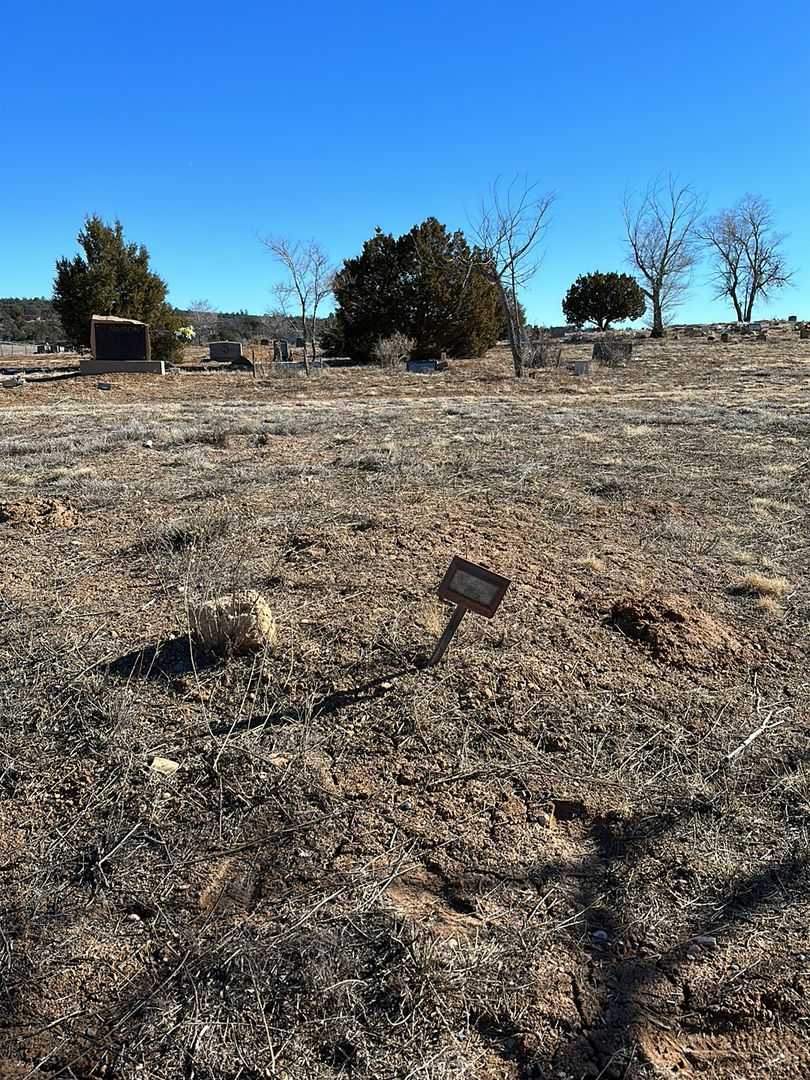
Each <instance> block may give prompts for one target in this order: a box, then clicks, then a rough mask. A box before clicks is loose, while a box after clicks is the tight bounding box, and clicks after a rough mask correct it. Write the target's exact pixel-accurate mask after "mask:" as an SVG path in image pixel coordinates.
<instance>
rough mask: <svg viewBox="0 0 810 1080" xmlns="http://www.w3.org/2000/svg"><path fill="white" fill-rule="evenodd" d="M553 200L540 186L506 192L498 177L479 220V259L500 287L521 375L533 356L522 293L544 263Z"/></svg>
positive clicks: (476, 227)
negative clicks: (544, 242)
mask: <svg viewBox="0 0 810 1080" xmlns="http://www.w3.org/2000/svg"><path fill="white" fill-rule="evenodd" d="M553 201H554V195H553V194H545V195H539V194H538V193H537V191H536V185H535V184H529V183H528V182H526V181H524V182H523V183H521V184H518V183H517V182H516V181H512V183H511V184H510V185H509V186H508V188H507V189H506V190H505V191H501V190H500V189H499V182H498V181H497V180H496V182H495V183H494V184H493V185H492V188H491V190H490V193H489V197H488V198H487V199H485V200H484V201H483V202H482V204H481V211H480V216H479V218H478V221H477V222H475V223H474V224H473V231H474V234H475V240H476V244H477V249H476V252H475V255H476V259H477V261H478V264H479V266H480V269H481V271H482V272H483V274H484V275H485V277H487V278H488V279H489V280H490V281H491V282H492V283H493V284H494V285H495V286H496V288H497V289H498V297H499V299H500V304H501V309H502V311H503V314H504V319H505V322H506V326H507V333H508V336H509V345H510V348H511V350H512V361H513V363H514V367H515V375H517V376H521V375H522V374H523V371H524V367H525V361H526V355H527V341H526V335H525V333H524V328H523V325H522V319H521V311H520V303H519V298H518V293H519V290H520V289H522V288H524V287H525V285H526V284H527V282H528V281H529V280H530V279H531V278H532V277H533V276H534V275H535V274H536V272H537V269H538V267H539V266H540V261H541V257H540V252H539V250H538V248H539V245H540V241H541V240H542V238H543V234H544V233H545V230H546V227H547V225H548V221H547V217H548V212H549V209H550V207H551V204H552V202H553Z"/></svg>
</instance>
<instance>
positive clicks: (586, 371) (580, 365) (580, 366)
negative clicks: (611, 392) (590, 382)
mask: <svg viewBox="0 0 810 1080" xmlns="http://www.w3.org/2000/svg"><path fill="white" fill-rule="evenodd" d="M590 373H591V362H590V360H575V361H574V374H575V375H590Z"/></svg>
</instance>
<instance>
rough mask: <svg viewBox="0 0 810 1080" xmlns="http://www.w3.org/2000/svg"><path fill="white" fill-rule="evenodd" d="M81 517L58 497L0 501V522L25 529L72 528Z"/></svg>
mask: <svg viewBox="0 0 810 1080" xmlns="http://www.w3.org/2000/svg"><path fill="white" fill-rule="evenodd" d="M80 520H81V518H80V517H79V515H78V514H77V513H76V511H75V510H72V509H71V508H70V507H69V506H66V505H65V504H64V503H63V502H60V501H59V500H58V499H23V500H21V501H20V502H4V503H0V522H4V523H6V524H9V525H20V526H22V527H24V528H26V529H36V530H39V529H72V528H73V527H74V526H75V525H78V524H79V522H80Z"/></svg>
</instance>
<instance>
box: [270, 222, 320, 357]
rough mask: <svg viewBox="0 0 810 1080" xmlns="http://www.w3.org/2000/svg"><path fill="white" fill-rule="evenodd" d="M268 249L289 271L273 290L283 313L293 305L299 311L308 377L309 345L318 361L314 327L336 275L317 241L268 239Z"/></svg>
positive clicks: (282, 238) (281, 238)
mask: <svg viewBox="0 0 810 1080" xmlns="http://www.w3.org/2000/svg"><path fill="white" fill-rule="evenodd" d="M264 243H265V246H266V247H267V249H268V250H269V251H270V253H271V254H272V255H273V257H274V258H275V259H276V261H277V262H278V263H280V264H281V266H283V267H284V269H285V270H286V272H287V278H286V280H285V281H280V282H278V284H276V285H275V286H274V288H273V291H274V293H275V294H276V296H277V297H278V301H279V305H280V307H281V311H282V313H283V314H285V315H286V314H287V313H288V307H289V305H290V304H292V303H294V304H295V306H296V308H297V310H298V311H299V312H300V314H299V316H298V318H299V319H300V324H301V337H302V338H303V339H304V367H305V369H306V373H307V375H309V373H310V370H311V366H310V358H309V354H308V352H307V342H309V346H310V348H311V350H312V359H313V360H314V359H315V327H316V325H317V324H316V320H317V317H318V308H319V307H320V305H321V304H322V303H323V301H324V300H325V299H326V297H327V296H329V294H330V293H331V291H332V282H333V279H334V276H335V271H334V267H333V266H332V265H331V264H330V262H329V259H328V258H327V256H326V254H325V252H324V251H323V249H322V248H321V247H320V245H319V244H317V243H316V242H315V241H314V240H311V241H310V242H309V243H307V244H303V243H301V242H300V241H297V240H287V239H285V238H284V237H272V236H270V237H267V238H266V239H265V241H264Z"/></svg>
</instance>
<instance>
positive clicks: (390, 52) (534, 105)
mask: <svg viewBox="0 0 810 1080" xmlns="http://www.w3.org/2000/svg"><path fill="white" fill-rule="evenodd" d="M3 39H4V48H3V50H2V61H1V62H0V102H2V105H3V109H2V113H3V120H2V124H0V162H2V166H3V167H2V168H1V169H0V296H9V295H12V296H14V295H16V296H20V295H29V296H30V295H50V291H51V283H52V277H53V264H54V260H55V259H56V257H57V256H59V255H63V254H72V253H73V252H74V251H75V249H76V245H75V236H76V233H77V231H78V229H79V227H80V225H81V222H82V218H83V217H84V215H85V214H86V213H88V212H97V213H99V214H101V215H102V216H104V217H106V218H113V217H116V216H117V217H119V218H120V219H121V221H122V222H123V224H124V229H125V232H126V234H127V236H128V238H130V239H133V240H138V241H142V242H144V243H145V244H146V245H147V246H148V248H149V250H150V252H151V254H152V264H153V267H154V269H156V270H157V271H158V272H159V273H161V274H162V275H163V276H164V277H165V278H166V279H167V281H168V283H169V286H170V298H171V300H172V302H173V303H175V304H177V305H178V306H181V307H182V306H184V305H186V304H188V303H189V302H190V301H191V300H192V299H194V298H199V297H204V298H207V299H208V300H209V301H210V302H211V303H213V304H214V305H215V306H216V307H218V308H219V309H221V310H234V309H238V308H247V309H248V310H250V311H254V312H261V311H264V310H266V309H267V308H268V307H270V306H271V304H272V298H271V294H270V289H271V285H272V282H273V280H274V276H275V273H276V271H275V270H274V267H273V264H272V262H271V259H270V256H269V255H267V254H266V253H265V251H264V249H263V248H262V247H261V245H260V243H259V241H258V239H257V234H260V233H262V234H266V233H280V234H286V235H289V236H291V237H300V238H302V239H309V238H311V237H315V238H317V239H318V240H320V241H321V243H322V244H323V245H324V246H325V247H326V249H327V250H328V251H329V253H330V255H331V256H332V257H333V258H334V259H335V260H336V261H337V260H340V259H342V258H345V257H347V256H349V255H352V254H354V253H355V252H356V251H358V250H359V248H360V246H361V244H362V242H363V240H364V239H365V238H367V237H368V236H369V235H370V234H371V232H372V230H373V229H374V226H375V225H380V226H382V227H383V228H384V229H385V230H391V231H394V232H403V231H406V230H407V229H408V228H410V226H411V225H413V224H414V223H415V222H418V221H421V220H422V219H424V218H425V217H427V216H428V215H430V214H433V215H435V216H436V217H438V218H439V219H441V220H442V221H444V222H446V223H447V224H448V225H450V226H453V227H456V226H461V227H464V226H465V225H466V224H467V223H468V220H469V217H470V216H471V215H472V214H473V213H474V211H475V208H476V206H477V205H478V203H479V201H480V197H481V195H482V193H484V192H485V191H486V190H487V187H488V185H489V184H490V182H491V181H492V180H493V179H494V178H495V177H496V176H498V175H502V176H504V177H511V176H514V175H516V174H520V175H524V174H525V175H527V176H528V177H530V178H531V179H532V180H536V181H537V182H538V183H539V185H540V188H541V189H548V190H553V191H555V192H556V194H557V200H556V203H555V206H554V211H553V219H552V224H551V228H550V230H549V232H548V235H547V239H546V243H545V249H546V255H545V262H544V266H543V269H542V271H541V273H540V274H539V276H538V277H537V278H536V280H535V282H534V283H533V285H532V287H531V289H530V290H529V291H528V292H527V294H526V296H525V297H524V300H525V302H526V306H527V308H528V311H529V315H530V317H531V318H532V320H533V321H538V322H539V321H542V322H546V323H558V322H561V321H562V316H561V312H560V300H561V297H562V295H563V293H564V292H565V289H566V288H567V286H568V285H569V284H570V283H571V281H572V280H573V279H574V278H575V277H576V275H577V274H579V273H582V272H585V271H588V270H594V269H600V270H610V269H624V268H625V267H624V257H625V252H624V247H623V244H622V223H621V214H620V206H621V201H622V196H623V193H624V191H625V188H627V187H630V188H639V187H643V186H644V185H645V184H646V182H647V181H648V179H650V178H651V177H654V176H655V175H656V174H658V173H661V172H667V171H674V172H676V173H677V174H678V176H679V177H680V178H681V179H683V180H684V181H689V182H692V183H693V184H695V186H696V187H698V188H699V189H700V190H701V192H702V193H703V194H704V195H705V196H706V198H707V205H708V207H709V208H712V209H719V208H722V207H725V206H727V205H729V204H731V203H733V202H734V201H736V199H737V198H738V197H740V196H741V195H743V194H744V193H745V192H746V191H752V192H756V193H761V194H763V195H765V196H767V197H768V198H769V199H770V200H771V201H772V203H773V206H774V209H775V211H776V216H777V220H778V224H779V226H780V227H781V228H782V229H783V230H784V231H786V232H788V233H790V238H789V241H788V254H789V259H790V261H791V263H792V264H793V265H794V266H795V267H796V268H797V270H798V273H797V277H796V284H797V287H796V288H795V289H790V290H786V291H785V292H784V293H783V294H782V296H781V298H780V299H778V300H777V301H776V303H775V304H773V305H772V307H771V309H770V312H771V313H773V314H787V313H788V312H789V311H794V310H797V311H798V312H799V313H800V314H804V315H806V316H810V214H809V213H808V210H809V209H810V137H809V136H810V78H808V70H807V46H808V42H809V41H810V5H808V3H807V0H776V2H774V3H770V4H767V5H763V4H762V3H760V2H756V3H754V2H752V0H734V2H732V0H724V2H718V0H701V2H700V3H695V2H693V0H686V2H681V3H673V4H661V3H658V2H656V0H646V2H645V3H640V2H638V0H627V2H624V3H621V4H611V3H605V2H604V0H602V2H600V3H596V2H594V0H582V2H580V3H578V4H573V5H570V4H556V3H548V2H546V3H541V2H534V3H523V2H520V3H516V2H510V0H504V2H501V3H481V2H480V0H465V2H463V3H462V2H458V0H452V2H446V3H442V2H433V3H428V2H425V0H413V2H412V3H410V4H396V3H386V2H384V0H377V2H375V3H369V2H367V0H362V2H354V0H347V2H346V3H343V4H336V3H328V4H327V3H322V2H321V0H313V2H312V3H310V4H306V3H303V4H302V3H299V4H283V5H282V4H273V3H267V2H264V3H261V4H258V3H257V4H246V3H243V2H240V0H233V2H231V3H226V4H223V3H216V4H214V3H211V2H210V0H198V2H196V3H193V4H192V3H188V2H186V0H180V2H175V3H171V4H167V3H165V2H161V3H155V2H153V0H144V2H141V3H138V4H135V5H110V4H108V3H104V4H102V3H83V2H81V0H78V2H77V3H71V4H66V3H64V0H59V2H53V0H46V2H42V0H39V2H37V0H34V2H32V3H31V4H28V5H24V4H15V5H13V6H9V7H7V8H6V10H5V13H4V16H3ZM709 294H710V290H709V289H708V287H707V286H706V284H705V274H704V273H702V272H699V273H698V274H697V276H696V281H695V287H694V289H693V291H692V293H691V295H690V298H689V302H688V303H687V304H686V305H685V306H684V308H683V309H682V318H683V319H693V320H703V319H709V318H712V319H714V318H721V317H724V315H725V311H726V309H725V308H723V307H720V306H719V305H712V304H710V302H709ZM767 313H768V312H767V311H764V310H763V311H762V314H767Z"/></svg>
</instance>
